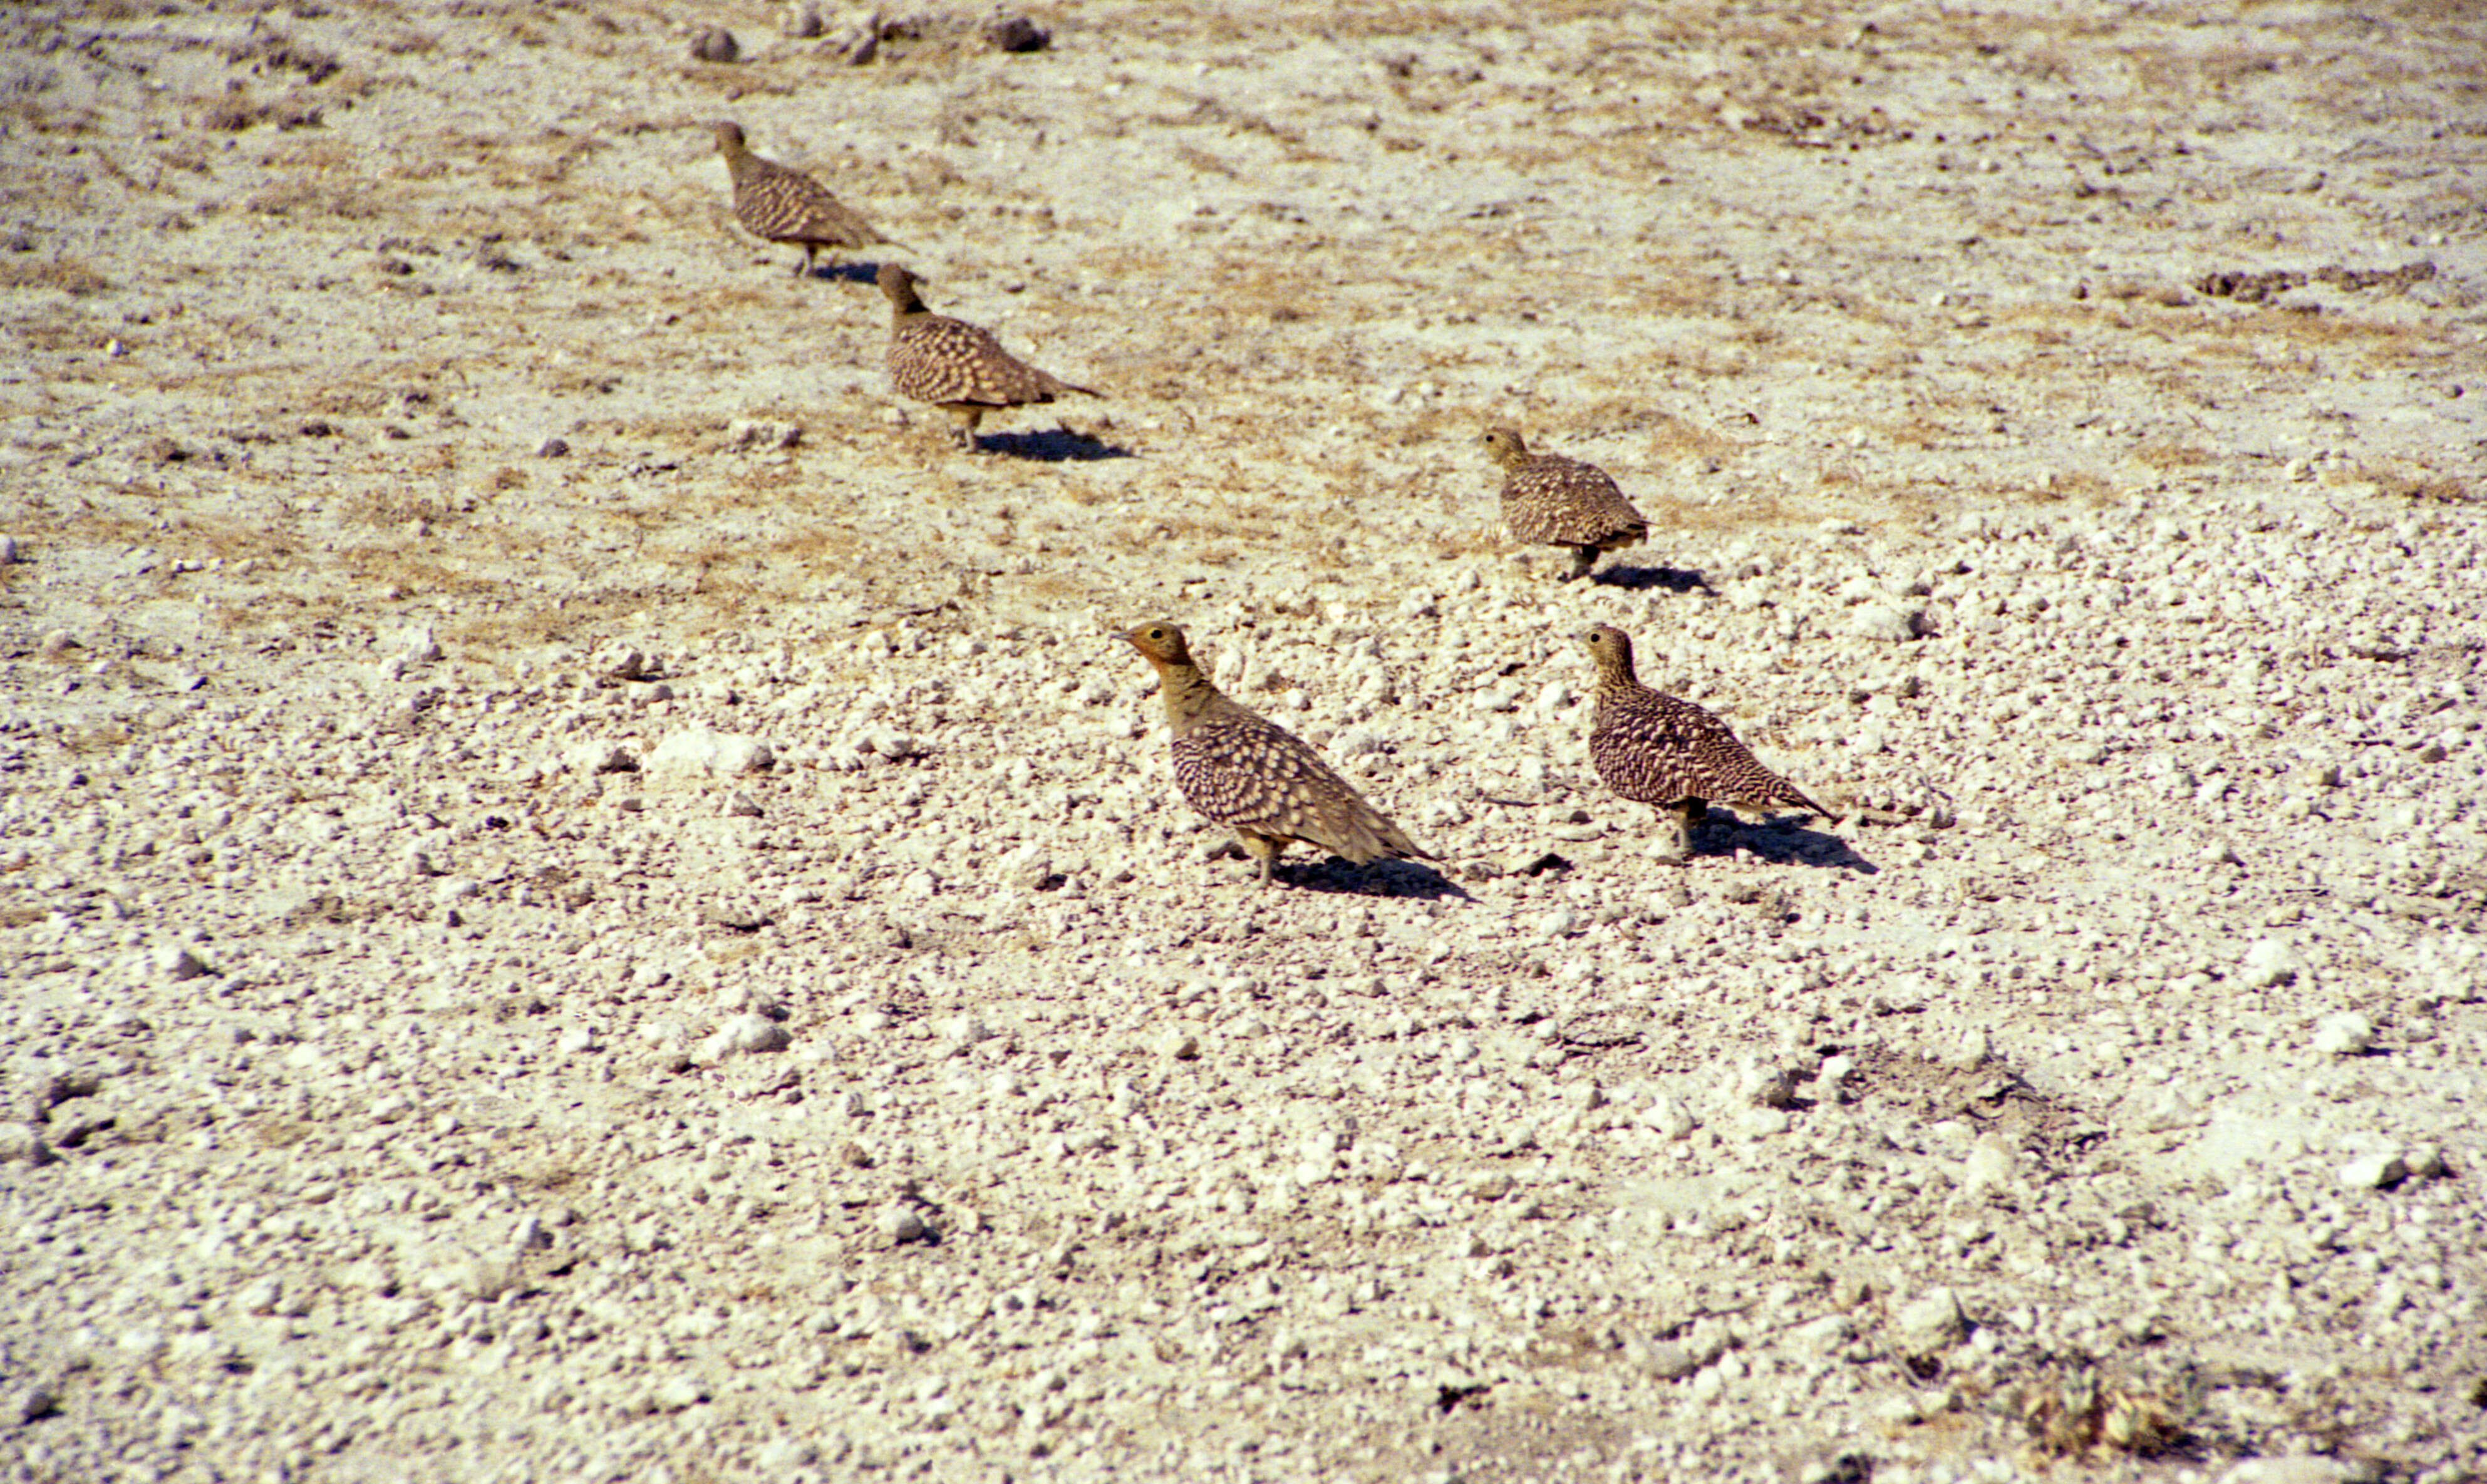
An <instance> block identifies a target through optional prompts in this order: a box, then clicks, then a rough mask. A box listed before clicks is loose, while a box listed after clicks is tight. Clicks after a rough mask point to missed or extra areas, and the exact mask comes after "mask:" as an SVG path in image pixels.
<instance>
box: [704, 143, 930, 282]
mask: <svg viewBox="0 0 2487 1484" xmlns="http://www.w3.org/2000/svg"><path fill="white" fill-rule="evenodd" d="M716 149H717V153H718V154H722V155H724V156H725V170H726V174H728V175H730V176H732V177H733V178H734V217H735V220H737V221H739V222H741V223H742V227H743V230H744V231H746V232H748V233H750V234H751V235H752V236H753V237H756V238H767V239H768V240H769V241H771V242H779V243H785V244H787V245H790V246H795V247H800V248H801V249H803V261H802V262H801V263H799V264H797V265H796V266H795V272H796V275H797V276H799V277H806V278H808V277H810V276H811V272H812V255H813V254H814V253H816V252H818V251H819V250H820V249H822V248H824V247H837V248H844V249H846V250H847V251H849V252H852V251H854V250H855V249H856V248H859V247H872V246H875V245H881V246H888V247H904V246H906V245H907V244H906V243H904V242H898V241H893V240H891V239H890V238H885V237H882V236H881V235H880V229H879V228H877V227H875V226H874V225H873V224H872V223H870V222H868V221H866V220H864V219H863V214H862V213H861V212H859V211H857V210H854V208H852V207H851V206H848V205H847V204H846V203H845V202H843V201H840V200H839V199H838V198H837V197H835V196H832V195H830V194H829V193H828V192H827V191H826V190H824V189H823V188H822V186H821V182H818V181H815V180H813V179H812V178H811V177H810V176H807V175H805V174H803V173H802V172H801V171H799V170H790V169H788V168H787V167H786V166H784V165H781V164H779V163H777V162H776V161H775V160H772V159H762V158H761V157H760V156H759V155H757V154H752V153H751V152H750V151H749V150H748V149H745V148H744V147H743V143H742V126H741V125H740V124H731V123H728V124H719V125H718V126H716Z"/></svg>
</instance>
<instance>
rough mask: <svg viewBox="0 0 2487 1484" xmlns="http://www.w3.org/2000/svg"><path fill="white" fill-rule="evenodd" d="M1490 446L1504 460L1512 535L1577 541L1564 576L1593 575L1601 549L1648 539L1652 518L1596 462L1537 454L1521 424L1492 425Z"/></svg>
mask: <svg viewBox="0 0 2487 1484" xmlns="http://www.w3.org/2000/svg"><path fill="white" fill-rule="evenodd" d="M1485 449H1486V452H1487V453H1489V454H1491V455H1493V456H1494V462H1496V463H1498V464H1500V465H1502V521H1503V524H1504V525H1506V526H1508V527H1510V530H1511V539H1512V540H1514V541H1524V542H1530V543H1533V544H1537V545H1541V546H1569V547H1571V548H1572V570H1571V571H1570V572H1567V573H1565V574H1563V580H1564V581H1566V582H1569V581H1571V580H1573V579H1574V578H1576V577H1583V576H1586V575H1588V573H1589V569H1590V568H1592V567H1594V566H1596V565H1597V563H1598V553H1599V552H1601V551H1613V550H1616V549H1617V548H1619V547H1623V546H1637V545H1639V544H1640V543H1641V542H1642V541H1644V540H1646V539H1648V536H1649V520H1648V518H1646V517H1644V516H1643V515H1642V514H1641V513H1640V512H1639V511H1637V510H1635V509H1633V503H1632V501H1630V500H1628V499H1625V498H1624V492H1623V491H1622V490H1619V489H1617V488H1615V482H1614V481H1613V480H1611V479H1609V478H1607V471H1606V470H1604V469H1602V468H1599V467H1598V466H1597V465H1596V464H1594V463H1582V462H1580V461H1579V460H1578V459H1566V458H1564V457H1563V456H1562V455H1560V454H1532V453H1530V452H1529V451H1528V445H1527V443H1525V442H1524V441H1523V440H1522V438H1521V436H1520V430H1519V429H1517V428H1488V429H1487V430H1486V431H1485Z"/></svg>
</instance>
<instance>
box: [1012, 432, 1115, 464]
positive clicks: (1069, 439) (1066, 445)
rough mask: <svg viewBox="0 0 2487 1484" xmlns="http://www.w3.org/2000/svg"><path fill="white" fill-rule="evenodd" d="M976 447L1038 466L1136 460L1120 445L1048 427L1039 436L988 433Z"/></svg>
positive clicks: (1032, 434)
mask: <svg viewBox="0 0 2487 1484" xmlns="http://www.w3.org/2000/svg"><path fill="white" fill-rule="evenodd" d="M976 446H977V447H978V448H980V449H983V450H985V451H986V452H988V453H995V454H1007V455H1009V456H1010V457H1011V458H1013V459H1030V460H1034V461H1035V462H1039V463H1096V462H1100V461H1102V460H1105V459H1136V458H1138V457H1139V456H1138V455H1137V454H1134V453H1132V451H1131V450H1130V449H1128V448H1125V447H1124V446H1123V445H1122V444H1120V443H1107V442H1105V441H1104V440H1103V439H1100V438H1092V437H1090V436H1088V434H1084V433H1074V432H1072V431H1071V430H1070V429H1068V428H1048V429H1045V430H1044V431H1042V432H1039V433H989V434H983V435H982V436H980V437H978V438H977V439H976Z"/></svg>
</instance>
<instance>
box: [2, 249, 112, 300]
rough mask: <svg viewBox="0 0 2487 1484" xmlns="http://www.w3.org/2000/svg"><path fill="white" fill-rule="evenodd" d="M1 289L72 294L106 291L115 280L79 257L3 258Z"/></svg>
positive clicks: (75, 296)
mask: <svg viewBox="0 0 2487 1484" xmlns="http://www.w3.org/2000/svg"><path fill="white" fill-rule="evenodd" d="M0 289H57V290H59V291H60V292H62V293H63V294H69V295H70V297H72V298H77V297H83V296H84V295H86V294H104V293H108V292H110V290H111V289H112V280H111V279H108V278H106V277H104V276H103V275H102V274H101V273H98V272H97V271H96V270H95V269H94V268H93V267H91V266H88V265H87V264H86V263H84V262H82V261H81V260H79V259H76V258H43V259H26V258H18V257H11V258H5V259H0Z"/></svg>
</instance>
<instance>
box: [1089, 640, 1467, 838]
mask: <svg viewBox="0 0 2487 1484" xmlns="http://www.w3.org/2000/svg"><path fill="white" fill-rule="evenodd" d="M1121 637H1122V638H1124V639H1125V640H1127V641H1129V642H1130V644H1131V646H1132V648H1133V649H1136V650H1138V651H1139V652H1140V653H1141V654H1142V655H1144V656H1146V657H1147V658H1148V661H1149V663H1151V664H1153V665H1155V666H1157V671H1158V683H1159V689H1160V692H1161V693H1162V694H1163V695H1164V697H1165V709H1166V724H1167V726H1168V728H1169V730H1171V731H1172V732H1173V734H1174V781H1175V786H1176V787H1178V788H1180V789H1181V790H1182V791H1183V797H1184V798H1185V800H1186V801H1188V803H1190V805H1191V806H1192V807H1193V808H1194V809H1197V810H1199V811H1200V812H1201V813H1202V814H1205V815H1207V816H1208V817H1209V818H1210V819H1212V820H1214V821H1216V823H1218V824H1220V825H1224V826H1227V827H1228V828H1230V829H1233V830H1234V831H1235V833H1236V836H1237V837H1238V838H1239V839H1241V840H1242V841H1243V844H1244V851H1245V853H1246V854H1250V855H1251V857H1252V858H1253V859H1254V860H1256V861H1259V862H1260V865H1261V884H1262V885H1263V886H1267V885H1269V884H1270V880H1271V867H1272V866H1273V865H1274V864H1275V863H1276V861H1277V859H1278V853H1279V852H1281V851H1283V850H1285V849H1286V848H1287V847H1288V845H1290V844H1293V843H1301V844H1304V845H1309V846H1312V847H1314V848H1315V849H1317V850H1325V851H1328V852H1330V853H1332V854H1338V855H1343V856H1345V857H1346V858H1347V859H1348V860H1349V861H1351V862H1353V863H1355V864H1356V865H1359V866H1360V865H1364V864H1367V863H1368V862H1371V861H1374V860H1378V859H1381V858H1382V857H1383V856H1389V857H1390V858H1392V859H1396V860H1432V859H1435V858H1436V857H1435V856H1433V855H1430V854H1426V853H1425V852H1424V851H1423V850H1422V849H1420V848H1419V847H1418V846H1417V845H1416V843H1415V842H1414V841H1413V840H1411V839H1409V838H1408V836H1407V835H1406V834H1405V833H1404V832H1403V831H1401V829H1400V828H1399V826H1396V825H1393V824H1392V823H1390V822H1389V821H1388V820H1386V819H1384V818H1383V817H1382V813H1381V811H1380V810H1378V809H1376V808H1374V807H1373V806H1372V805H1371V804H1369V803H1366V802H1365V801H1364V798H1363V796H1361V795H1359V794H1357V793H1356V792H1355V789H1353V788H1351V787H1349V786H1348V783H1347V780H1346V779H1344V778H1341V777H1340V776H1339V775H1338V774H1336V773H1334V772H1332V771H1330V770H1329V767H1328V765H1327V764H1325V763H1324V762H1322V760H1321V758H1320V756H1319V755H1317V754H1316V753H1315V752H1314V751H1313V749H1312V748H1311V747H1309V746H1306V745H1305V744H1304V743H1303V742H1301V741H1300V740H1299V739H1298V738H1297V737H1295V736H1294V735H1293V734H1292V733H1290V732H1288V731H1287V730H1286V729H1285V728H1283V727H1280V726H1277V725H1275V724H1273V723H1272V722H1271V721H1269V720H1267V719H1266V718H1264V717H1262V716H1261V715H1259V714H1256V713H1254V712H1252V711H1249V710H1247V709H1246V708H1244V707H1242V706H1238V705H1237V704H1235V703H1234V702H1233V701H1230V700H1228V699H1227V698H1226V697H1225V696H1224V695H1222V694H1220V693H1219V692H1218V689H1217V687H1216V686H1213V685H1211V684H1210V683H1209V677H1208V676H1206V675H1203V674H1201V673H1200V667H1199V666H1198V665H1196V664H1194V663H1192V661H1191V649H1190V646H1189V645H1188V644H1186V643H1185V642H1184V637H1183V630H1180V629H1178V628H1176V627H1175V626H1174V625H1172V624H1168V623H1162V622H1160V623H1154V624H1142V625H1140V626H1139V627H1138V628H1136V629H1131V630H1125V631H1124V632H1123V634H1122V635H1121Z"/></svg>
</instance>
